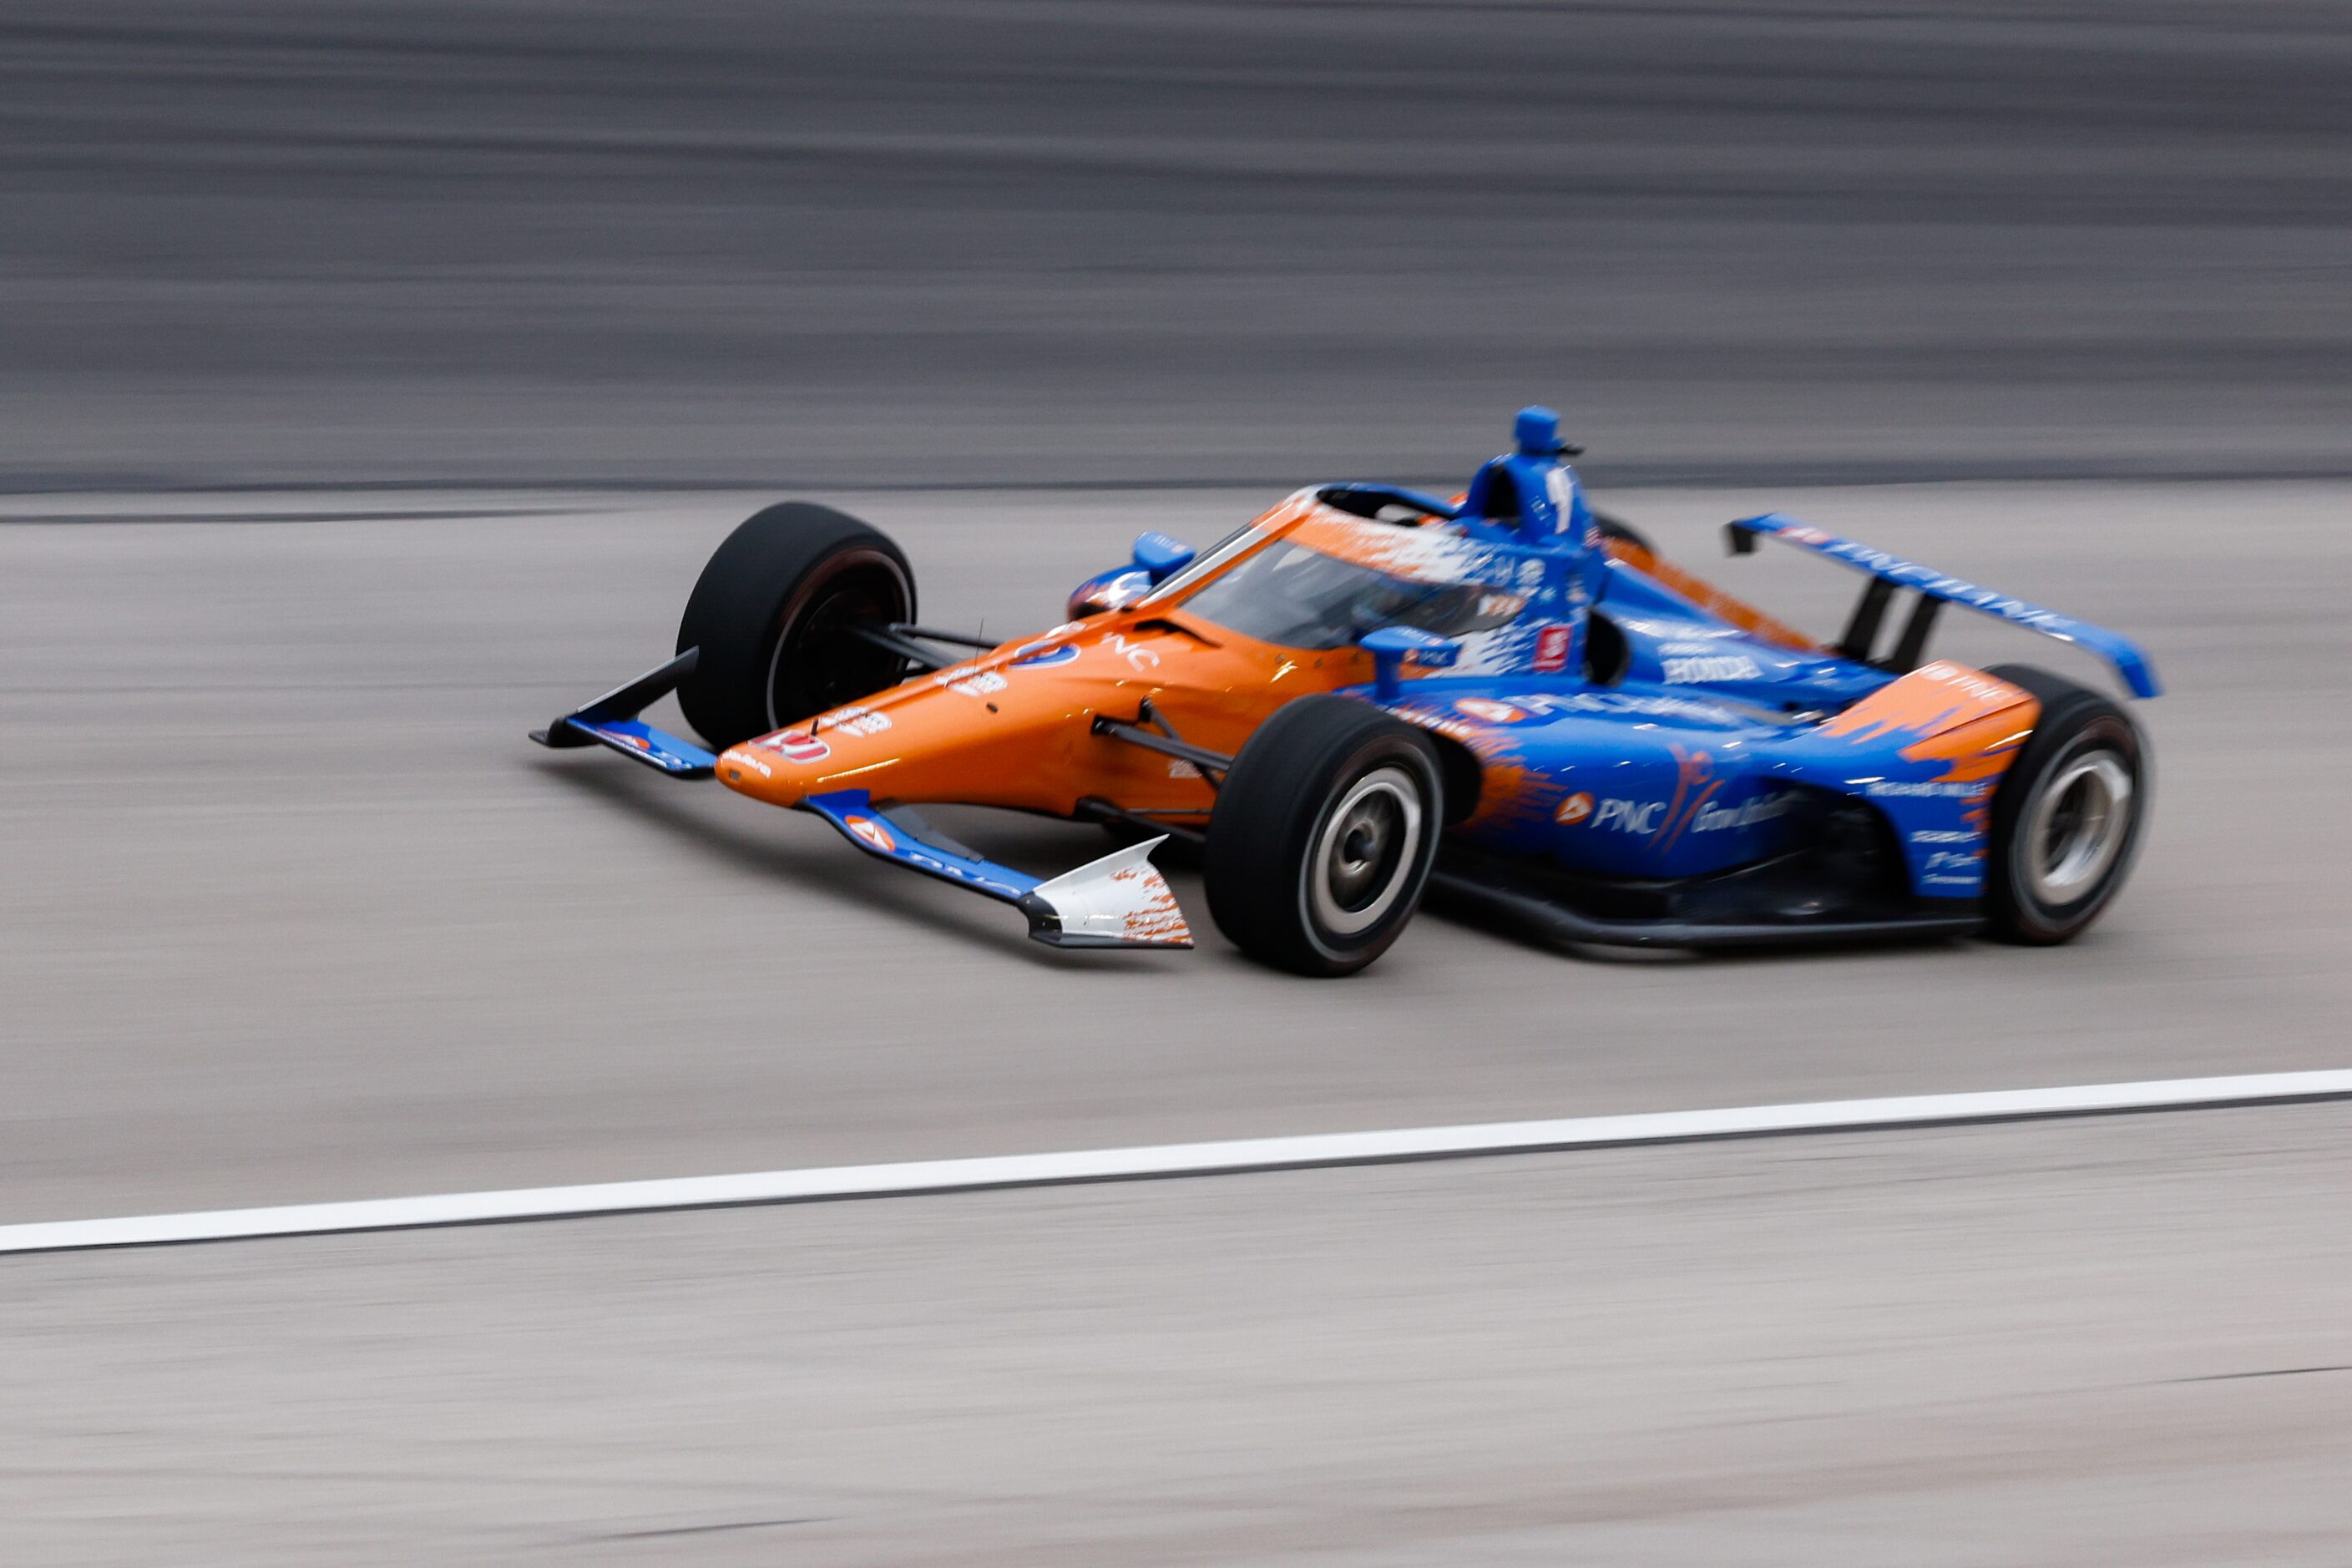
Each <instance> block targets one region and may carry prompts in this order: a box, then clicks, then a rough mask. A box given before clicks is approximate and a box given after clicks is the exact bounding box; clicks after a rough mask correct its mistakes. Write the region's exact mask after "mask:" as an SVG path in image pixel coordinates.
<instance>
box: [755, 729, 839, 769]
mask: <svg viewBox="0 0 2352 1568" xmlns="http://www.w3.org/2000/svg"><path fill="white" fill-rule="evenodd" d="M754 743H755V744H757V745H759V746H760V747H761V748H762V749H764V750H767V751H771V752H775V753H776V754H777V755H778V756H780V757H782V758H783V759H784V761H786V762H788V763H821V762H823V761H824V759H825V758H827V757H829V756H831V755H833V748H832V747H831V746H829V745H827V744H825V743H824V742H823V741H820V740H818V739H817V738H816V737H815V736H814V735H812V734H810V733H809V732H808V731H805V730H786V731H783V733H782V734H779V735H771V736H769V737H768V738H767V739H766V740H764V741H760V742H754Z"/></svg>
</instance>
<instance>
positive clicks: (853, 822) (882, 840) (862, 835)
mask: <svg viewBox="0 0 2352 1568" xmlns="http://www.w3.org/2000/svg"><path fill="white" fill-rule="evenodd" d="M841 820H842V821H843V822H844V823H845V824H847V825H848V827H849V831H850V832H852V833H854V834H856V836H857V840H858V842H859V843H861V844H866V845H870V846H871V847H874V848H877V849H879V850H880V851H882V853H883V854H885V855H888V854H892V853H894V852H896V850H897V849H898V840H897V839H896V838H893V837H890V830H889V829H888V828H887V827H885V826H882V825H881V824H880V823H878V822H877V821H875V820H874V819H873V818H872V817H870V816H845V817H843V818H842V819H841Z"/></svg>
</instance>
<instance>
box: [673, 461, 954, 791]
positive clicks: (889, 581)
mask: <svg viewBox="0 0 2352 1568" xmlns="http://www.w3.org/2000/svg"><path fill="white" fill-rule="evenodd" d="M914 618H915V574H914V569H913V568H912V567H910V566H908V564H907V557H906V555H905V554H904V552H901V551H900V550H899V548H898V545H897V544H895V543H893V542H891V540H890V537H889V536H888V535H887V534H886V533H884V532H882V531H881V530H879V529H877V528H874V527H872V526H870V525H868V524H866V523H865V522H861V521H858V520H857V519H856V518H854V517H852V516H850V515H849V514H848V513H847V512H842V511H835V510H833V508H831V507H827V506H817V505H815V504H814V503H812V502H809V501H785V502H783V503H782V505H779V506H772V507H769V508H768V509H767V510H764V511H760V512H755V513H753V514H752V515H751V517H749V518H747V519H745V520H744V521H743V522H742V523H741V524H740V526H739V527H737V529H736V530H735V531H734V532H732V533H730V534H729V535H728V536H727V538H726V541H725V542H723V543H721V544H720V545H719V548H718V550H717V551H716V552H713V553H712V555H711V557H710V562H709V564H708V565H706V566H705V567H703V569H702V575H701V577H700V578H698V580H697V581H696V583H695V584H694V592H693V594H692V595H690V596H688V599H687V602H686V614H685V616H683V617H682V618H681V619H680V620H679V622H678V627H677V651H678V652H680V653H684V652H685V651H686V650H687V649H688V648H690V647H694V648H700V649H701V650H702V654H701V657H700V658H698V660H697V661H696V664H695V669H694V673H693V674H692V675H690V676H688V678H687V679H686V680H685V682H684V683H683V684H682V685H680V686H679V687H678V689H677V700H678V706H679V707H680V708H681V709H683V710H685V713H686V720H687V722H688V723H689V724H691V725H693V726H694V728H695V730H696V731H698V733H700V734H701V736H702V738H703V739H704V740H706V741H708V742H710V745H711V749H712V750H714V751H724V750H726V749H727V748H728V747H730V746H732V745H735V744H737V743H738V742H742V741H748V740H750V739H751V737H753V736H754V735H764V734H767V733H769V732H770V731H775V730H781V729H782V728H783V727H784V726H785V725H787V724H790V723H793V722H794V721H797V720H802V719H807V718H813V717H814V716H815V715H817V714H819V713H823V712H824V711H825V710H828V709H833V708H838V707H840V706H842V705H843V704H844V703H847V702H855V701H856V700H857V699H859V698H861V697H866V696H869V695H871V694H872V693H874V692H877V691H880V690H883V689H886V688H888V687H891V686H896V685H897V684H898V682H899V681H900V680H901V679H904V678H905V676H906V673H907V661H906V660H905V659H904V658H900V657H899V656H898V655H897V654H895V653H892V652H891V651H890V650H888V649H887V648H884V647H877V646H876V645H874V644H873V643H870V642H868V641H866V639H865V638H863V637H858V636H856V634H855V633H854V632H852V631H851V630H850V629H849V628H850V627H851V626H853V625H854V624H857V623H861V622H864V623H873V624H877V625H887V624H889V623H892V622H904V621H912V620H913V619H914Z"/></svg>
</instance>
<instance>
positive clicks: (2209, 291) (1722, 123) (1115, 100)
mask: <svg viewBox="0 0 2352 1568" xmlns="http://www.w3.org/2000/svg"><path fill="white" fill-rule="evenodd" d="M0 210H5V221H0V290H5V300H6V304H7V308H6V309H5V310H0V365H5V367H6V369H7V372H8V374H7V375H6V377H5V382H0V483H10V484H14V485H16V486H18V487H20V488H36V487H39V486H42V485H55V484H64V483H80V482H89V481H105V482H115V483H122V484H131V483H137V482H175V481H205V482H212V481H225V480H247V479H268V480H285V479H305V480H312V479H326V480H330V481H332V482H337V483H350V482H355V481H367V480H381V479H417V478H425V479H454V478H473V479H494V480H511V479H541V478H550V477H553V478H558V479H583V478H586V479H596V478H604V479H625V480H639V479H661V480H667V481H672V482H679V481H683V482H696V483H699V482H705V481H709V480H711V479H761V480H770V479H776V480H782V479H792V480H800V481H804V482H825V483H860V484H877V483H893V482H906V481H950V482H957V483H973V482H987V481H1003V480H1021V481H1024V482H1051V483H1063V482H1091V481H1097V480H1103V479H1123V480H1146V481H1149V480H1162V479H1213V478H1236V479H1253V480H1255V479H1292V478H1296V477H1297V476H1298V475H1300V474H1309V473H1311V474H1340V473H1354V472H1364V473H1379V474H1381V475H1385V476H1389V477H1398V478H1402V477H1412V476H1415V475H1434V474H1440V473H1444V474H1451V473H1453V472H1454V470H1456V469H1457V468H1459V467H1460V464H1461V461H1462V458H1463V456H1464V454H1465V452H1475V451H1483V450H1485V449H1486V447H1488V446H1489V445H1491V442H1492V439H1493V434H1494V432H1493V429H1492V426H1493V423H1494V420H1495V417H1496V410H1497V409H1502V408H1509V407H1515V406H1517V405H1518V404H1519V403H1521V402H1524V401H1526V400H1527V399H1528V398H1529V397H1531V396H1535V395H1543V396H1545V397H1548V398H1549V399H1551V400H1553V401H1555V402H1557V403H1559V405H1560V406H1561V407H1562V408H1563V409H1564V410H1565V411H1566V413H1567V414H1568V416H1569V424H1570V427H1571V429H1573V430H1575V431H1577V432H1578V433H1580V435H1581V436H1583V437H1586V438H1587V439H1588V440H1589V441H1590V442H1591V445H1592V447H1593V461H1592V463H1591V472H1592V474H1593V475H1594V477H1595V478H1597V479H1600V480H1601V481H1602V482H1604V483H1605V482H1608V481H1610V480H1612V479H1616V480H1622V479H1634V478H1658V477H1664V476H1675V477H1696V476H1701V475H1708V474H1712V475H1732V476H1737V477H1740V478H1743V479H1745V478H1750V477H1756V476H1760V475H1770V474H1780V475H1785V476H1789V477H1801V476H1813V477H1826V478H1843V477H1855V476H1861V475H1877V476H1880V477H1916V476H1923V475H1931V476H1946V477H1948V476H1953V475H1965V474H1994V473H1998V474H2012V475H2015V474H2046V473H2063V474H2080V473H2090V472H2100V473H2116V472H2133V473H2163V472H2204V473H2230V472H2241V471H2248V470H2255V469H2261V470H2266V471H2271V472H2288V471H2326V472H2343V471H2347V470H2352V451H2347V437H2346V435H2345V432H2346V430H2347V427H2352V383H2347V378H2346V377H2345V376H2344V375H2343V374H2342V367H2343V366H2344V364H2345V363H2347V360H2352V289H2347V287H2346V281H2347V277H2346V270H2345V268H2346V260H2345V258H2346V256H2347V247H2352V28H2347V27H2346V26H2345V25H2344V18H2343V12H2342V10H2341V8H2340V7H2339V6H2336V5H2312V4H2295V3H2289V0H2054V3H2053V4H2048V5H2027V6H2021V5H2012V4H2005V3H2002V4H1995V3H1991V0H1974V3H1965V4H1959V5H1927V4H1924V3H1919V4H1901V3H1897V4H1867V5H1865V4H1858V3H1840V0H1826V3H1823V0H1811V3H1807V4H1804V5H1794V4H1769V3H1766V4H1757V5H1705V4H1697V5H1673V6H1650V5H1603V6H1591V7H1571V6H1551V5H1469V4H1463V5H1454V4H1380V3H1370V0H1368V3H1366V4H1363V5H1339V6H1334V5H1326V4H1280V3H1275V0H1269V3H1266V4H1253V5H1220V4H1210V3H1196V4H1139V3H1132V0H1091V3H1088V4H1056V3H1051V0H1003V3H997V4H957V5H948V4H940V3H920V0H833V3H830V4H824V3H819V4H805V5H752V4H740V5H712V4H708V3H700V4H695V3H681V4H664V5H613V4H605V5H562V6H550V5H542V4H537V3H533V0H480V3H478V4H468V5H454V4H452V5H442V4H431V3H427V0H399V3H396V4H394V3H384V0H340V3H338V4H335V5H302V4H295V3H292V0H251V3H248V4H231V3H229V0H184V3H166V0H12V3H11V4H10V5H8V6H7V7H6V8H5V12H0Z"/></svg>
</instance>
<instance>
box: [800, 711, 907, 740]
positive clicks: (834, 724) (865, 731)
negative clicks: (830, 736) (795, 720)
mask: <svg viewBox="0 0 2352 1568" xmlns="http://www.w3.org/2000/svg"><path fill="white" fill-rule="evenodd" d="M889 727H890V715H888V714H887V713H877V712H876V711H874V710H873V709H871V708H856V707H851V708H836V709H835V710H833V711H832V712H830V713H827V714H826V715H824V717H823V718H821V719H819V720H817V721H816V722H814V723H813V724H811V725H810V726H809V732H810V733H811V734H814V733H815V732H816V731H819V730H846V731H849V732H850V733H851V734H853V735H878V734H880V733H881V732H882V731H885V730H887V729H888V728H889Z"/></svg>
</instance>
